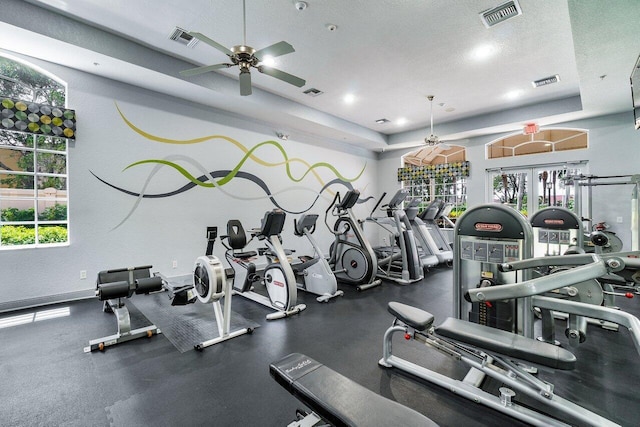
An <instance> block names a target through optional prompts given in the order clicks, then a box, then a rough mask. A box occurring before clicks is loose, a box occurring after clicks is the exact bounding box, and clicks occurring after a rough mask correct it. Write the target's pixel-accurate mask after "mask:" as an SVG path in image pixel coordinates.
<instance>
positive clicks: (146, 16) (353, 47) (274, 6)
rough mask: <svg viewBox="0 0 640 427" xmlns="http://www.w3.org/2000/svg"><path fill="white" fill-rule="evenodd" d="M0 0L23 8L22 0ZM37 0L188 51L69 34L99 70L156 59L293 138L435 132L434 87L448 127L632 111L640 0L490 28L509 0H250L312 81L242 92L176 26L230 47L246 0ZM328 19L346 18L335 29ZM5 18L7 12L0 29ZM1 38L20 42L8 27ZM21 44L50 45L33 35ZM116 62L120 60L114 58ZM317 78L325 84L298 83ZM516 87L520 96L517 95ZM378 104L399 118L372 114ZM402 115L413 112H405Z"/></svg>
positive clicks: (286, 66)
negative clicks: (490, 19) (115, 47)
mask: <svg viewBox="0 0 640 427" xmlns="http://www.w3.org/2000/svg"><path fill="white" fill-rule="evenodd" d="M2 3H6V4H7V5H8V6H11V5H13V6H15V10H19V9H18V6H17V5H16V4H15V3H16V1H14V0H0V4H2ZM29 3H31V4H33V5H36V6H38V7H42V8H46V9H49V10H53V11H55V12H56V13H60V14H62V15H63V16H65V17H70V18H73V19H75V20H79V21H81V22H82V23H84V24H88V25H90V26H95V27H97V28H100V29H102V30H106V31H108V32H109V33H113V34H116V35H118V36H121V37H124V38H126V39H128V40H131V41H134V42H136V43H138V44H141V45H143V46H145V47H147V48H151V49H153V50H154V51H156V54H157V53H162V54H163V55H168V56H170V57H171V59H172V60H174V61H175V60H176V58H177V59H179V60H182V61H185V62H188V64H187V63H185V64H182V65H172V64H174V62H171V61H170V60H167V61H166V65H165V66H164V69H162V68H163V66H162V65H156V66H155V67H154V69H151V68H152V67H150V66H146V65H145V64H144V60H145V58H135V59H131V58H129V59H127V57H126V54H127V53H126V52H122V51H120V52H109V47H108V46H106V45H107V44H109V41H108V40H106V39H105V41H100V40H75V41H70V40H64V41H65V42H67V43H69V44H71V45H75V46H78V47H81V48H82V49H84V50H85V53H86V50H89V51H93V52H97V53H100V55H102V57H100V61H102V62H101V66H100V68H101V69H100V70H96V69H95V68H96V67H94V69H93V71H92V72H95V73H96V74H103V75H106V76H109V77H110V78H115V79H119V80H122V81H126V82H129V83H134V84H136V80H139V81H140V83H139V84H140V85H141V86H143V87H150V88H154V87H153V83H152V79H150V78H149V74H148V73H149V72H153V73H155V74H156V75H157V74H158V73H160V74H161V76H160V77H158V79H157V81H158V85H157V87H155V88H154V89H157V90H163V91H165V92H167V93H171V92H181V93H183V94H184V95H183V96H184V97H185V98H188V99H194V100H196V101H197V102H201V103H209V104H210V105H213V106H216V107H217V108H221V107H222V108H226V109H227V110H229V111H231V112H233V113H235V114H240V115H245V116H248V117H254V118H255V119H256V120H259V121H260V122H263V123H266V124H269V125H271V126H272V127H274V128H277V129H282V130H284V131H286V132H288V133H289V132H290V133H291V134H292V138H295V137H296V133H299V134H301V135H302V134H307V135H315V136H318V137H321V138H330V139H332V140H337V141H343V142H346V143H352V144H354V145H359V146H364V147H365V148H369V149H372V150H375V151H379V150H381V149H384V148H397V147H405V146H413V145H416V144H419V143H420V142H421V140H422V139H423V138H424V137H425V136H427V135H428V134H429V129H428V126H429V104H428V101H427V99H426V96H427V95H434V96H435V100H434V110H433V111H434V120H435V131H436V132H435V133H436V134H438V135H439V136H440V137H441V138H447V137H449V138H454V139H457V138H466V137H470V136H474V135H478V134H482V133H488V132H495V131H507V130H514V129H519V128H521V126H522V125H523V124H524V123H525V122H530V121H535V122H538V123H540V124H541V125H551V124H554V123H557V122H559V121H565V120H569V119H574V118H582V117H589V116H594V115H600V114H608V113H617V112H621V111H630V104H631V100H630V92H629V80H628V78H629V74H630V72H631V69H632V67H633V64H634V63H635V60H636V58H637V56H638V54H640V38H638V37H637V33H636V32H635V31H634V30H635V27H636V26H637V22H640V2H639V1H637V0H619V1H616V2H615V3H610V2H602V1H599V0H572V1H559V0H520V2H519V3H520V6H521V8H522V15H520V16H517V17H514V18H512V19H510V20H508V21H506V22H503V23H500V24H498V25H496V26H495V27H492V28H489V29H487V28H485V26H484V25H483V24H482V22H481V20H480V17H479V13H480V12H482V11H484V10H486V9H490V8H492V7H494V6H497V5H499V4H500V3H501V1H500V0H456V1H455V2H451V1H442V0H439V1H438V0H430V1H426V0H425V1H406V0H349V1H344V0H307V3H308V7H307V8H306V9H305V10H303V11H299V10H297V9H296V8H295V7H294V3H295V2H294V1H292V0H269V1H257V0H247V1H246V13H247V44H248V45H250V46H252V47H254V48H256V49H260V48H262V47H266V46H268V45H271V44H273V43H276V42H279V41H281V40H286V41H288V42H289V43H291V44H292V45H293V46H294V48H295V49H296V52H294V53H291V54H289V55H286V56H282V57H280V58H278V59H277V63H276V65H275V67H276V68H279V69H281V70H283V71H286V72H289V73H292V74H294V75H297V76H299V77H302V78H304V79H305V80H306V81H307V85H306V86H304V87H303V88H296V87H294V86H291V85H288V84H286V83H283V82H281V81H279V80H276V79H274V78H271V77H269V76H266V75H261V74H260V73H257V72H253V73H252V77H253V84H254V95H252V96H250V97H240V95H239V93H238V87H237V82H236V83H233V82H234V80H231V79H237V69H236V68H231V69H229V70H225V71H221V72H215V73H209V74H207V75H203V76H198V77H196V78H183V77H181V76H180V75H179V74H178V71H179V69H180V67H183V68H181V69H185V68H192V67H193V66H199V65H210V64H214V63H219V62H225V60H226V59H227V58H226V57H225V55H224V54H222V53H220V52H219V51H217V50H215V49H213V48H212V47H210V46H208V45H206V44H204V43H199V44H198V45H197V46H196V47H195V48H193V49H191V48H188V47H186V46H184V45H182V44H179V43H177V42H174V41H171V40H169V39H168V35H169V33H170V32H171V31H172V30H173V29H174V27H176V26H179V27H181V28H184V29H186V30H188V31H199V32H201V33H203V34H205V35H207V36H209V37H210V38H212V39H214V40H216V41H217V42H219V43H221V44H223V45H225V46H227V47H231V46H234V45H238V44H242V41H243V40H242V39H243V30H242V1H240V0H213V1H212V0H191V1H184V0H163V1H156V0H136V1H130V0H110V1H108V2H105V1H98V0H46V1H40V0H29ZM605 7H609V9H606V8H605ZM5 10H10V9H3V15H2V16H0V21H5V22H7V24H9V25H18V26H25V25H26V24H23V25H19V23H18V22H19V21H20V19H19V18H15V19H11V18H10V19H5V15H6V13H5V12H4V11H5ZM327 24H334V25H336V26H337V30H336V31H329V30H328V29H327ZM5 29H6V28H5ZM2 30H3V28H2V25H0V35H2ZM29 30H31V31H33V32H34V33H36V35H37V33H38V32H39V31H40V30H38V29H37V28H36V26H34V28H33V30H32V29H29ZM55 33H56V30H55V29H52V30H50V32H49V34H44V36H47V37H53V38H56V37H58V36H57V35H56V34H55ZM59 38H60V39H61V40H62V36H60V37H59ZM479 46H488V47H489V48H490V50H491V51H492V55H490V56H488V57H487V58H485V59H483V60H478V59H476V58H475V57H474V52H475V49H476V48H477V47H479ZM0 48H3V49H7V50H16V51H20V50H21V48H20V47H19V46H17V47H16V45H15V44H14V43H11V42H9V41H7V39H6V38H5V37H2V38H0ZM23 49H26V48H23ZM19 53H25V54H28V55H32V56H37V57H43V56H45V54H44V53H38V50H37V49H35V50H33V51H29V52H19ZM104 55H107V56H108V57H110V58H115V59H117V60H118V61H125V62H128V63H129V64H131V63H134V64H133V65H137V67H135V68H133V67H132V68H126V67H122V66H121V64H120V63H119V62H117V61H116V62H114V64H112V65H110V61H108V60H106V61H105V58H104ZM96 58H98V57H97V56H96ZM43 59H46V58H43ZM83 61H86V64H85V63H83ZM95 61H98V60H97V59H95V58H94V57H91V56H90V55H86V54H84V53H83V54H81V55H80V54H76V56H75V57H72V56H71V53H70V54H69V57H68V58H67V59H66V62H65V60H61V61H60V62H61V63H64V65H69V66H74V67H76V68H80V69H84V70H90V71H91V67H92V66H93V65H92V63H93V62H95ZM135 62H139V63H137V64H135ZM156 62H157V61H156ZM110 66H112V67H113V69H105V68H108V67H110ZM176 68H177V69H176ZM555 74H558V75H559V76H560V82H559V83H557V84H554V85H550V86H546V87H541V88H534V87H533V86H532V85H531V82H532V81H533V80H536V79H540V78H544V77H547V76H551V75H555ZM602 76H605V77H602ZM232 83H233V84H232ZM168 85H174V87H173V89H171V88H168V87H167V86H168ZM312 87H313V88H317V89H320V90H321V91H323V92H324V93H323V94H322V95H320V96H318V97H310V96H308V95H304V94H303V93H302V92H303V91H304V90H306V89H308V88H312ZM191 90H194V91H195V90H198V91H199V92H198V93H197V94H195V92H194V93H193V94H191V93H190V91H191ZM512 91H517V92H519V97H517V98H515V99H510V98H508V97H507V93H509V92H512ZM347 93H351V94H353V95H354V97H355V101H354V102H353V103H352V104H345V103H344V101H343V96H344V95H345V94H347ZM207 94H209V96H208V98H207ZM274 95H276V96H274ZM203 98H207V99H209V100H210V101H205V100H203ZM224 106H226V107H224ZM265 108H267V109H268V110H270V114H266V113H265V111H264V109H265ZM380 118H386V119H388V120H390V123H386V124H383V125H379V124H376V123H375V120H376V119H380ZM400 118H404V119H405V120H406V123H405V124H399V123H398V120H399V119H400Z"/></svg>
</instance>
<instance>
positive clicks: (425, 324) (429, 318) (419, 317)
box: [387, 301, 434, 331]
mask: <svg viewBox="0 0 640 427" xmlns="http://www.w3.org/2000/svg"><path fill="white" fill-rule="evenodd" d="M387 309H388V310H389V313H391V314H393V315H394V316H395V317H396V318H398V319H400V320H402V321H403V322H404V323H406V324H407V325H409V326H411V327H412V328H414V329H417V330H418V331H424V330H425V329H428V328H430V327H431V325H432V324H433V320H434V317H433V314H431V313H428V312H426V311H424V310H421V309H419V308H417V307H412V306H410V305H406V304H402V303H400V302H395V301H392V302H390V303H389V305H388V306H387Z"/></svg>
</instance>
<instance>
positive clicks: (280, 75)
mask: <svg viewBox="0 0 640 427" xmlns="http://www.w3.org/2000/svg"><path fill="white" fill-rule="evenodd" d="M257 68H258V71H260V72H261V73H264V74H267V75H269V76H271V77H275V78H276V79H280V80H282V81H283V82H287V83H289V84H292V85H294V86H297V87H302V86H304V85H306V84H307V82H306V81H305V80H303V79H301V78H300V77H296V76H294V75H293V74H289V73H285V72H284V71H281V70H278V69H276V68H271V67H265V66H260V67H257Z"/></svg>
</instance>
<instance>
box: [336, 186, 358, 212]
mask: <svg viewBox="0 0 640 427" xmlns="http://www.w3.org/2000/svg"><path fill="white" fill-rule="evenodd" d="M359 198H360V192H359V191H358V190H349V191H347V193H346V194H345V195H344V199H342V201H341V202H340V204H339V205H338V209H342V210H345V209H351V208H352V207H354V206H355V205H356V203H357V202H358V199H359Z"/></svg>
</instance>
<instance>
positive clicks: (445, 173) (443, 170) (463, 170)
mask: <svg viewBox="0 0 640 427" xmlns="http://www.w3.org/2000/svg"><path fill="white" fill-rule="evenodd" d="M469 167H470V163H469V161H464V162H454V163H441V164H437V165H425V166H408V167H404V168H398V182H402V181H413V180H417V179H430V178H453V177H455V178H463V177H468V176H469Z"/></svg>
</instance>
